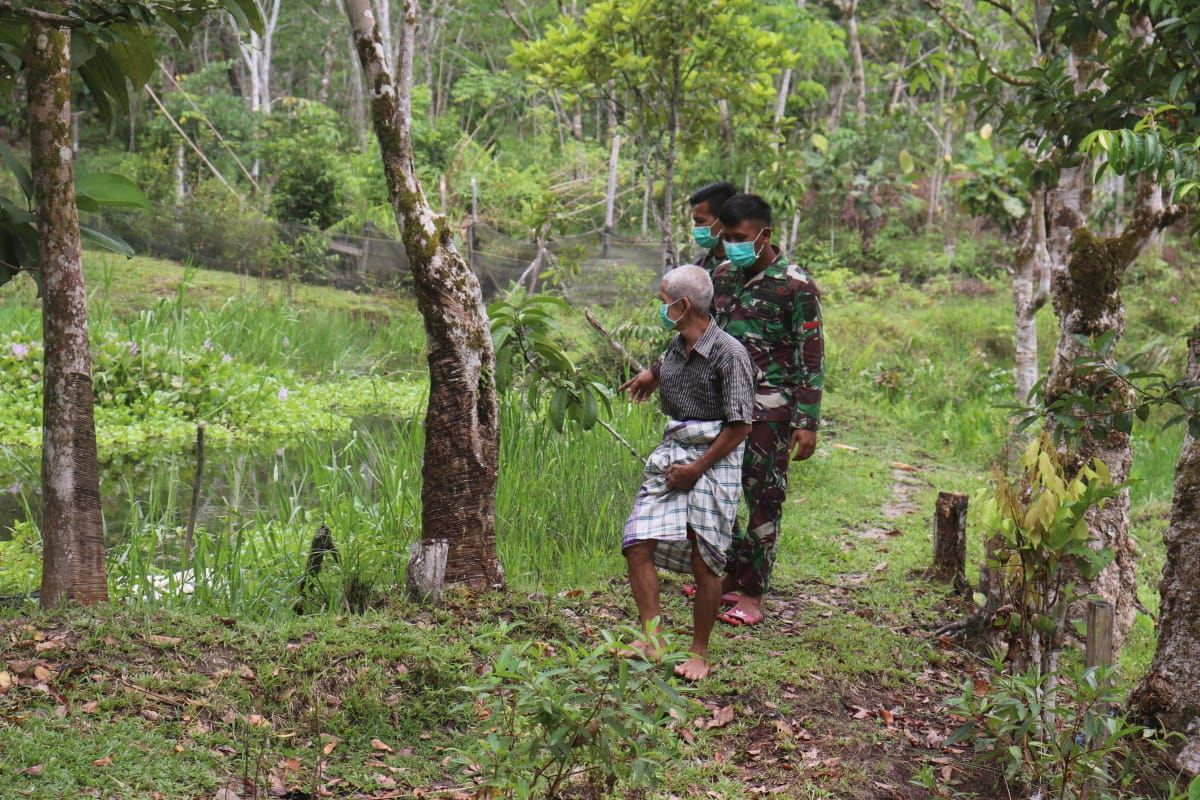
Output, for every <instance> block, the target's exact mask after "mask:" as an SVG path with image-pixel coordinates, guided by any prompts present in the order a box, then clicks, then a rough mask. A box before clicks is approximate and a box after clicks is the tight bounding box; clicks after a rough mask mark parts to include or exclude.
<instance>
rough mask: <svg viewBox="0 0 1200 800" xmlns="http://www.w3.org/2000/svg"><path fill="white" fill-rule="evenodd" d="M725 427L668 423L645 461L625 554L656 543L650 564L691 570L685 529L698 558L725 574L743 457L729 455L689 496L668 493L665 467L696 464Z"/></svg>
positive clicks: (737, 453)
mask: <svg viewBox="0 0 1200 800" xmlns="http://www.w3.org/2000/svg"><path fill="white" fill-rule="evenodd" d="M724 426H725V423H724V422H722V421H721V420H714V421H695V420H693V421H688V422H679V421H677V420H670V421H668V422H667V427H666V430H665V431H663V440H662V444H660V445H659V446H658V447H657V448H655V450H654V452H653V453H651V454H650V458H649V459H648V460H647V461H646V470H645V473H644V475H645V480H644V481H643V482H642V488H641V489H640V490H639V491H638V494H637V498H636V499H635V500H634V501H633V512H632V513H630V515H629V520H628V521H627V522H626V523H625V537H624V539H623V540H622V541H621V549H622V550H624V549H625V548H627V547H630V546H631V545H634V544H637V543H638V542H644V541H649V540H653V541H655V542H657V547H656V548H655V550H654V563H655V565H657V566H659V567H661V568H662V569H666V570H670V571H672V572H685V573H690V572H691V571H692V543H691V542H690V541H688V538H687V533H688V528H691V529H692V530H693V531H694V532H695V533H696V541H697V542H698V543H699V544H700V557H701V558H703V559H704V563H705V564H707V565H708V566H709V568H710V569H711V570H712V571H713V572H715V573H716V574H717V575H721V574H724V572H725V551H726V550H728V549H729V544H730V541H731V539H732V538H733V523H734V520H735V519H736V518H737V509H738V499H739V498H740V497H741V493H742V452H743V449H744V445H741V444H739V445H738V446H737V447H736V448H735V449H734V451H733V452H732V453H730V454H729V455H727V456H725V457H724V458H723V459H721V460H720V461H718V462H717V463H716V464H714V465H713V466H712V468H711V469H709V470H708V472H705V473H704V474H703V475H701V476H700V480H698V481H696V485H695V486H693V487H692V489H691V491H688V492H681V491H676V490H674V489H668V488H667V475H666V472H667V467H669V466H671V465H672V464H679V463H689V462H692V461H695V460H696V459H697V458H699V457H700V455H701V454H703V453H704V451H705V450H707V449H708V447H709V445H711V444H712V443H713V442H714V441H715V440H716V438H717V436H719V435H720V433H721V429H722V428H723V427H724Z"/></svg>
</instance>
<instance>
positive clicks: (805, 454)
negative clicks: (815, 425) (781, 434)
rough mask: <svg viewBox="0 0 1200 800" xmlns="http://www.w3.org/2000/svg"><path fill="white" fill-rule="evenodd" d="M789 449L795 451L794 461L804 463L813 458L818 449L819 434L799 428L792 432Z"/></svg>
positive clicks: (793, 454)
mask: <svg viewBox="0 0 1200 800" xmlns="http://www.w3.org/2000/svg"><path fill="white" fill-rule="evenodd" d="M788 449H789V450H792V451H793V453H792V461H804V460H806V459H809V458H812V454H813V453H814V452H816V449H817V432H816V431H810V430H807V429H805V428H797V429H796V430H794V431H792V441H791V444H789V445H788Z"/></svg>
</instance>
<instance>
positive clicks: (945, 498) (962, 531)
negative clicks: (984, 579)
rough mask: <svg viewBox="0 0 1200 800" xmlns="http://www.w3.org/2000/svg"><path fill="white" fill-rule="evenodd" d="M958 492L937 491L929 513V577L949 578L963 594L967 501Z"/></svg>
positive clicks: (947, 580)
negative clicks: (930, 564)
mask: <svg viewBox="0 0 1200 800" xmlns="http://www.w3.org/2000/svg"><path fill="white" fill-rule="evenodd" d="M968 500H969V498H968V497H967V496H966V495H965V494H960V493H958V492H938V496H937V505H936V507H935V511H934V516H933V568H932V569H931V570H930V577H932V578H934V579H935V580H939V581H946V582H952V583H953V584H954V591H956V592H958V593H959V594H964V593H965V592H966V591H967V589H969V588H970V585H969V584H968V583H967V574H966V573H967V503H968Z"/></svg>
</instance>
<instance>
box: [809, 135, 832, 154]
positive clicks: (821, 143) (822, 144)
mask: <svg viewBox="0 0 1200 800" xmlns="http://www.w3.org/2000/svg"><path fill="white" fill-rule="evenodd" d="M812 146H813V149H815V150H816V151H817V152H818V153H821V154H822V155H824V154H826V153H828V152H829V140H828V139H827V138H825V136H823V135H822V134H820V133H814V134H813V135H812Z"/></svg>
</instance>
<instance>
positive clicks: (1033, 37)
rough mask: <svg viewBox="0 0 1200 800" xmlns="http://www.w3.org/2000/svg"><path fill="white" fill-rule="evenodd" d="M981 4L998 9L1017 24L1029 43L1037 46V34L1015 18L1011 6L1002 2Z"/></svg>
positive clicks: (998, 0) (1000, 0) (1015, 11)
mask: <svg viewBox="0 0 1200 800" xmlns="http://www.w3.org/2000/svg"><path fill="white" fill-rule="evenodd" d="M983 2H985V3H987V4H988V5H989V6H994V7H996V8H998V9H1000V10H1001V11H1003V12H1004V13H1005V14H1008V16H1010V17H1012V21H1013V22H1015V23H1016V24H1017V27H1019V28H1020V29H1021V30H1023V31H1025V33H1026V35H1028V36H1029V39H1030V41H1032V42H1033V43H1034V44H1037V42H1038V36H1037V33H1036V32H1035V31H1034V30H1033V27H1032V26H1031V25H1030V24H1029V23H1028V22H1026V21H1025V20H1023V19H1021V18H1020V17H1019V16H1017V10H1016V9H1015V8H1013V7H1012V5H1011V4H1009V3H1006V2H1004V0H983Z"/></svg>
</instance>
